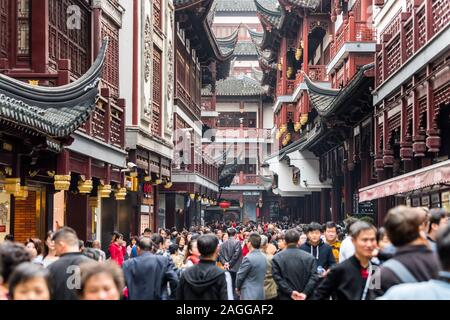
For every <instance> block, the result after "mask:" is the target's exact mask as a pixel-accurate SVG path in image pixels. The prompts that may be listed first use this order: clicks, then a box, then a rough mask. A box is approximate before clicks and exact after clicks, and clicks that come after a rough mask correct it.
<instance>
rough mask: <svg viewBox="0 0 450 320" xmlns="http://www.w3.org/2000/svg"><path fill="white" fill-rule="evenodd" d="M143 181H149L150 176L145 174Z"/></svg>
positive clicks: (150, 179)
mask: <svg viewBox="0 0 450 320" xmlns="http://www.w3.org/2000/svg"><path fill="white" fill-rule="evenodd" d="M144 181H145V182H150V181H152V177H150V176H146V177H144Z"/></svg>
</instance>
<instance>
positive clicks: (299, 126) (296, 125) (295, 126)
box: [294, 122, 302, 132]
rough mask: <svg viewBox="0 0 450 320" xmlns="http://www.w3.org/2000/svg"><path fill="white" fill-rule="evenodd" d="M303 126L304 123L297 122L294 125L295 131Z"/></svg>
mask: <svg viewBox="0 0 450 320" xmlns="http://www.w3.org/2000/svg"><path fill="white" fill-rule="evenodd" d="M301 128H302V125H301V124H300V122H296V123H295V125H294V131H295V132H299V131H300V129H301Z"/></svg>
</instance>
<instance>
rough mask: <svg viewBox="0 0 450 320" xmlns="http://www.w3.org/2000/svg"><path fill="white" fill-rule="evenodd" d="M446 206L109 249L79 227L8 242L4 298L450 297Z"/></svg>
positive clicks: (153, 239)
mask: <svg viewBox="0 0 450 320" xmlns="http://www.w3.org/2000/svg"><path fill="white" fill-rule="evenodd" d="M448 219H449V213H448V212H446V211H445V210H444V209H431V210H429V209H427V208H411V207H406V206H399V207H396V208H393V209H391V210H390V211H389V212H388V213H387V215H386V218H385V221H384V226H383V227H382V228H379V229H377V228H376V227H375V226H374V225H372V224H371V223H369V222H366V221H362V220H358V219H355V218H349V219H347V220H346V221H345V226H344V228H341V226H340V225H337V224H335V223H334V222H327V223H326V224H324V225H321V224H319V223H316V222H312V223H310V224H308V225H304V224H303V225H300V224H289V223H286V222H280V223H264V224H263V223H248V224H245V225H244V224H238V223H234V222H229V223H227V224H225V223H219V222H216V223H215V224H213V225H209V226H196V227H192V228H190V229H189V230H186V229H184V230H182V231H177V230H176V229H172V230H165V229H161V230H159V231H158V232H152V230H150V229H146V230H145V231H144V233H143V234H142V235H141V236H139V237H131V239H130V243H129V244H128V245H127V243H126V242H125V241H124V237H123V235H122V234H120V233H118V232H115V233H114V234H113V235H112V239H111V243H110V244H109V248H108V250H107V252H104V251H102V249H101V245H100V242H99V241H88V242H86V243H84V242H83V241H81V240H79V239H78V237H77V234H76V232H75V231H74V230H73V229H71V228H70V227H62V228H61V229H59V230H57V231H56V232H51V231H50V232H48V234H47V237H46V239H44V241H41V240H39V239H29V240H28V241H26V243H25V244H22V243H18V242H15V241H14V238H13V237H12V236H8V237H7V238H6V239H5V240H6V241H5V242H3V243H2V244H0V299H3V300H5V299H6V300H8V299H10V300H24V299H25V300H48V299H54V300H75V299H81V300H119V299H125V300H126V299H128V300H174V299H176V300H237V299H240V300H277V299H280V300H330V299H336V300H372V299H388V300H392V299H394V300H396V299H399V300H404V299H419V300H422V299H431V300H439V299H450V225H449V224H448Z"/></svg>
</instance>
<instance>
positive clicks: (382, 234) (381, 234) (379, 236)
mask: <svg viewBox="0 0 450 320" xmlns="http://www.w3.org/2000/svg"><path fill="white" fill-rule="evenodd" d="M385 236H387V233H386V229H385V228H384V227H381V228H379V229H378V231H377V243H378V242H380V241H381V240H383V238H384V237H385Z"/></svg>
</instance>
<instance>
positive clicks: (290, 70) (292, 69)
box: [286, 67, 294, 78]
mask: <svg viewBox="0 0 450 320" xmlns="http://www.w3.org/2000/svg"><path fill="white" fill-rule="evenodd" d="M293 74H294V68H292V67H289V68H288V69H287V71H286V75H287V77H288V78H290V77H291V76H292V75H293Z"/></svg>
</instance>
